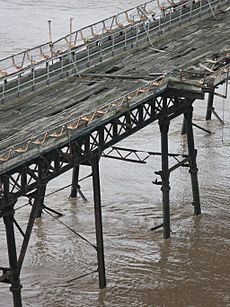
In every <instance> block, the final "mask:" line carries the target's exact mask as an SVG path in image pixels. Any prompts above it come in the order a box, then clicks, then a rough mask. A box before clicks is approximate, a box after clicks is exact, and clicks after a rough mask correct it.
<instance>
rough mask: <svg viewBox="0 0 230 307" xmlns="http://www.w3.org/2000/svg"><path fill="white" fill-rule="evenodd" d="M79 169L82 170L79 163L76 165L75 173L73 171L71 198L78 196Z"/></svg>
mask: <svg viewBox="0 0 230 307" xmlns="http://www.w3.org/2000/svg"><path fill="white" fill-rule="evenodd" d="M79 170H80V165H79V164H78V165H76V166H74V168H73V173H72V186H71V192H70V196H69V198H76V197H77V187H78V180H79Z"/></svg>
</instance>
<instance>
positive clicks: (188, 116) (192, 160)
mask: <svg viewBox="0 0 230 307" xmlns="http://www.w3.org/2000/svg"><path fill="white" fill-rule="evenodd" d="M192 113H193V108H192V106H191V107H189V109H188V110H187V111H186V112H185V113H184V117H185V120H186V130H187V142H188V154H189V166H190V170H189V172H190V175H191V183H192V195H193V205H194V214H195V215H198V214H200V213H201V209H200V194H199V184H198V176H197V173H198V168H197V164H196V155H197V151H196V149H195V147H194V137H193V127H192Z"/></svg>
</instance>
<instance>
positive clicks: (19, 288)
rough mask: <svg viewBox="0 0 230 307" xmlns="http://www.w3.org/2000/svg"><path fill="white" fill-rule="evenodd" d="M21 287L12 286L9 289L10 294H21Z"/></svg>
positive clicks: (19, 285)
mask: <svg viewBox="0 0 230 307" xmlns="http://www.w3.org/2000/svg"><path fill="white" fill-rule="evenodd" d="M21 289H22V285H21V284H20V283H18V285H13V286H11V287H10V291H11V292H21Z"/></svg>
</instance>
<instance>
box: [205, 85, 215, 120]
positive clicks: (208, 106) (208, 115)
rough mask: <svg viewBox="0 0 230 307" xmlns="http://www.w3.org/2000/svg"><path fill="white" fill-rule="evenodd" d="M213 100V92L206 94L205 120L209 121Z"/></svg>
mask: <svg viewBox="0 0 230 307" xmlns="http://www.w3.org/2000/svg"><path fill="white" fill-rule="evenodd" d="M213 100H214V90H213V91H212V92H210V93H209V94H208V104H207V111H206V120H210V119H211V116H212V109H213Z"/></svg>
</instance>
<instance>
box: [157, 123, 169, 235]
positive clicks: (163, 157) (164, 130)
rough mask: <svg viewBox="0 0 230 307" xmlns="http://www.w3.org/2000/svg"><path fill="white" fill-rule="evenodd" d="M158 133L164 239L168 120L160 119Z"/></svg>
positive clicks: (167, 187)
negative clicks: (159, 139)
mask: <svg viewBox="0 0 230 307" xmlns="http://www.w3.org/2000/svg"><path fill="white" fill-rule="evenodd" d="M159 126H160V132H161V164H162V170H161V171H160V175H161V180H162V187H161V191H162V202H163V227H164V238H165V239H167V238H169V237H170V205H169V191H170V186H169V162H168V130H169V120H168V118H162V119H160V120H159Z"/></svg>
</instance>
